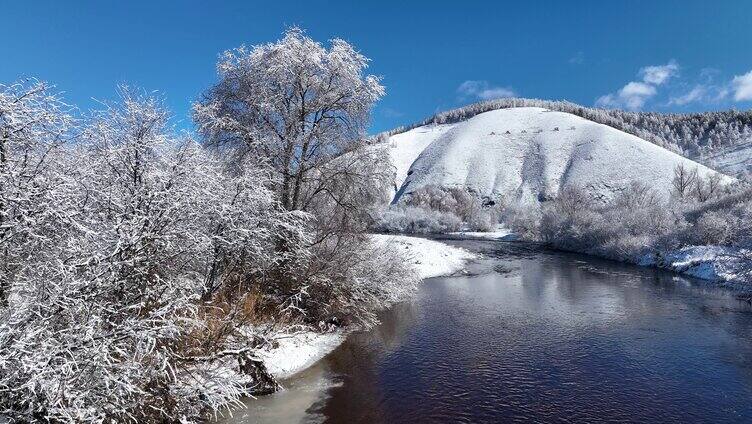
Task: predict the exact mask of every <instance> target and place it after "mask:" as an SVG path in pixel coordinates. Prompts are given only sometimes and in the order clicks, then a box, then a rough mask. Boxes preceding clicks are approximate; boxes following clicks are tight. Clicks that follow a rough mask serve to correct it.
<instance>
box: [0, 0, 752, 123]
mask: <svg viewBox="0 0 752 424" xmlns="http://www.w3.org/2000/svg"><path fill="white" fill-rule="evenodd" d="M0 10H1V11H2V12H1V13H2V15H3V17H2V24H1V25H0V39H1V40H3V41H2V43H0V82H3V83H9V82H12V81H14V80H16V79H17V78H18V77H20V76H35V77H38V78H40V79H44V80H48V81H51V82H53V83H55V84H56V85H57V87H58V89H60V90H62V91H64V92H65V98H66V100H68V101H69V102H70V103H74V104H76V105H78V106H80V107H81V109H83V110H86V109H88V108H90V107H92V106H95V105H96V104H95V102H94V101H93V100H92V99H100V100H106V99H109V98H111V97H112V96H113V95H114V87H115V85H116V84H118V83H128V84H131V85H136V86H140V87H143V88H144V89H147V90H158V91H160V92H161V93H163V94H164V96H165V97H166V98H167V103H168V106H169V107H170V108H171V109H172V111H173V112H174V114H175V123H176V124H177V125H178V127H181V128H190V126H191V124H190V118H189V110H190V104H191V102H193V101H194V100H195V99H196V98H197V96H198V95H199V94H200V93H201V91H202V90H204V89H205V88H206V87H208V86H209V85H211V84H212V82H213V81H214V79H215V63H216V59H217V55H218V54H219V53H220V52H221V51H223V50H226V49H230V48H234V47H237V46H240V45H241V44H246V45H253V44H259V43H263V42H267V41H273V40H276V39H278V38H279V37H280V36H281V33H282V32H283V31H284V29H285V28H286V27H288V26H290V25H298V26H301V27H302V28H304V29H306V31H307V32H308V34H309V35H311V36H312V37H313V38H315V39H318V40H321V41H324V40H327V39H330V38H333V37H340V38H344V39H346V40H347V41H349V42H351V43H353V44H354V45H355V46H356V47H357V48H358V49H359V50H360V51H362V52H363V53H364V54H365V55H366V56H368V57H369V58H371V60H372V63H371V67H370V71H371V72H372V73H374V74H378V75H381V76H383V78H384V85H385V86H386V88H387V95H386V97H385V98H384V99H383V100H382V101H381V102H380V103H379V104H378V106H377V108H376V110H375V112H374V117H373V125H372V131H379V130H383V129H389V128H392V127H395V126H398V125H402V124H408V123H411V122H414V121H417V120H419V119H422V118H425V117H427V116H429V115H431V114H432V113H434V112H436V111H441V110H445V109H449V108H453V107H456V106H459V105H462V104H466V103H471V102H474V101H477V100H478V99H481V98H489V97H494V96H505V95H512V94H513V95H518V96H522V97H536V98H546V99H567V100H570V101H573V102H576V103H580V104H584V105H599V106H603V107H620V108H631V109H641V110H657V111H699V110H717V109H726V108H730V107H735V108H738V109H748V108H750V107H752V1H744V0H739V1H717V2H708V1H699V0H698V1H693V0H683V1H638V0H631V1H603V0H601V1H577V2H575V1H567V2H565V1H543V0H539V1H524V2H523V1H517V2H491V1H462V2H460V1H452V2H449V1H446V2H443V1H431V2H428V1H426V2H420V1H407V0H401V1H378V2H365V1H363V2H357V1H341V2H328V1H323V0H321V1H305V2H297V1H281V0H277V1H265V2H251V1H226V2H220V1H216V2H210V1H185V2H168V1H117V2H116V1H90V2H89V1H78V2H63V1H4V0H0Z"/></svg>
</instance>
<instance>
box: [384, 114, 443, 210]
mask: <svg viewBox="0 0 752 424" xmlns="http://www.w3.org/2000/svg"><path fill="white" fill-rule="evenodd" d="M453 126H454V125H452V124H443V125H427V126H423V127H418V128H415V129H412V130H410V131H407V132H404V133H401V134H397V135H393V136H392V137H390V138H389V156H390V158H391V160H392V165H394V167H395V168H397V171H396V174H395V178H394V192H392V196H394V195H395V193H396V191H397V190H399V188H400V187H402V183H404V182H405V178H407V173H408V171H409V170H410V166H411V165H412V164H413V162H415V159H417V158H418V156H419V155H420V154H421V152H423V150H425V149H426V147H428V145H429V144H431V143H433V141H434V140H436V139H437V138H439V137H441V136H442V135H443V134H444V133H446V132H447V131H449V130H450V129H451V128H452V127H453Z"/></svg>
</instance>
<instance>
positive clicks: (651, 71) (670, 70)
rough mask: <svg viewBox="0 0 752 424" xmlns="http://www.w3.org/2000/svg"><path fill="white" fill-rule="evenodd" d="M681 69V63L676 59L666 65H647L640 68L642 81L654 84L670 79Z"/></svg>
mask: <svg viewBox="0 0 752 424" xmlns="http://www.w3.org/2000/svg"><path fill="white" fill-rule="evenodd" d="M678 71H679V65H678V64H677V63H676V62H675V61H673V60H672V61H670V62H668V63H667V64H665V65H652V66H645V67H644V68H642V69H640V73H639V75H640V76H641V77H642V81H643V82H646V83H648V84H652V85H661V84H663V83H664V82H666V81H668V80H669V78H671V77H673V76H675V75H676V73H677V72H678Z"/></svg>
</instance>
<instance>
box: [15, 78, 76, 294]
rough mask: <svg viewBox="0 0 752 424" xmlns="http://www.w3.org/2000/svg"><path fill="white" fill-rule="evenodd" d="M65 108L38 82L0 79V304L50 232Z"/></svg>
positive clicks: (68, 122)
mask: <svg viewBox="0 0 752 424" xmlns="http://www.w3.org/2000/svg"><path fill="white" fill-rule="evenodd" d="M70 112H71V107H69V106H68V105H66V104H65V103H63V102H62V101H61V100H60V98H59V97H58V96H57V94H55V93H54V92H53V91H52V90H51V87H50V86H49V85H48V84H46V83H44V82H39V81H33V80H27V81H21V82H18V83H15V84H11V85H8V86H5V85H0V305H2V304H3V303H4V302H5V301H6V297H7V291H8V289H9V286H10V285H11V284H12V282H13V280H14V279H15V275H16V274H17V273H18V272H20V271H21V270H22V268H24V267H26V266H29V261H28V259H29V258H30V257H31V256H32V255H34V254H35V251H39V250H43V249H44V245H45V244H48V243H49V242H50V241H51V240H50V238H49V236H50V235H51V234H53V233H54V226H55V220H56V216H55V213H56V211H57V208H55V207H54V206H55V205H56V204H57V203H58V202H59V199H57V198H56V190H55V188H56V187H57V186H58V185H59V184H60V183H61V175H62V171H63V170H62V169H61V168H60V162H61V161H60V156H61V155H63V154H64V152H63V151H62V146H63V145H64V144H65V143H66V141H68V140H69V139H70V137H71V133H70V129H71V126H72V124H73V122H74V121H73V118H72V117H71V115H70Z"/></svg>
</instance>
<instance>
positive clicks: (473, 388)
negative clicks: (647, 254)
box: [245, 241, 752, 423]
mask: <svg viewBox="0 0 752 424" xmlns="http://www.w3.org/2000/svg"><path fill="white" fill-rule="evenodd" d="M454 243H459V244H462V245H463V246H466V247H469V248H472V249H475V250H478V251H483V252H485V253H486V254H487V256H489V257H490V258H491V259H488V260H485V261H481V262H480V263H477V264H474V265H473V266H472V268H471V269H470V271H471V275H469V276H461V277H452V278H437V279H432V280H429V281H426V282H425V283H424V284H423V286H422V288H421V291H420V293H419V295H418V296H417V298H416V299H415V300H414V301H413V302H410V303H405V304H400V305H398V306H397V307H395V308H393V309H392V310H390V311H387V312H386V313H384V314H383V316H382V324H381V325H380V326H378V327H377V328H375V329H374V330H372V331H369V332H365V333H359V334H354V335H352V336H351V337H350V338H348V340H347V341H346V342H345V344H343V345H342V346H341V347H340V348H338V349H337V350H335V351H334V352H333V353H332V354H331V355H329V357H327V358H326V359H325V360H324V361H323V362H322V363H321V364H319V365H317V367H315V369H314V370H311V371H308V372H307V373H306V374H304V375H303V376H299V377H296V380H295V382H294V385H293V386H291V387H290V388H289V390H288V391H287V392H286V393H285V394H280V395H279V396H278V395H274V396H273V397H271V398H267V399H263V400H260V401H259V400H257V401H252V402H250V403H249V406H250V409H249V410H247V411H246V412H245V414H246V417H248V418H249V419H251V418H252V419H253V421H248V422H259V421H260V422H321V421H324V422H332V423H353V422H368V423H371V422H375V423H379V422H384V423H386V422H499V421H502V422H509V421H512V422H514V421H539V422H551V421H556V422H558V421H629V422H634V421H660V422H666V421H673V422H687V421H712V422H743V421H752V406H750V402H749V400H750V399H751V396H752V359H751V358H752V355H750V353H752V342H751V340H752V338H750V335H752V312H750V307H749V305H748V304H746V303H744V302H740V301H738V300H736V299H735V297H734V295H733V294H732V293H728V292H725V291H722V290H716V289H713V288H711V287H710V286H708V285H707V284H701V283H692V282H689V281H687V280H685V279H682V278H678V277H676V276H675V275H673V274H670V273H666V272H662V271H655V270H649V269H642V268H636V267H631V266H623V265H619V264H615V263H611V262H607V261H600V260H596V259H589V258H584V257H582V256H578V255H568V254H554V253H543V252H538V251H536V250H534V249H532V248H530V247H527V246H520V245H509V244H501V245H500V244H499V243H489V242H468V241H457V242H454ZM311 373H313V377H314V378H313V380H312V381H318V383H311V382H309V383H301V382H305V381H309V380H308V379H309V377H311ZM316 373H318V374H316ZM317 379H318V380H317ZM322 381H323V382H325V383H324V384H322V383H321V382H322ZM298 384H302V386H301V387H303V388H305V387H312V386H313V387H318V388H319V389H318V390H314V391H306V390H305V389H304V390H298V387H297V385H298ZM314 392H315V395H311V393H314ZM274 410H282V411H287V415H284V416H281V415H279V414H278V415H276V416H275V415H270V411H274ZM301 412H304V413H302V415H301ZM269 417H271V418H276V420H271V421H270V420H269V419H266V420H265V418H269Z"/></svg>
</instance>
